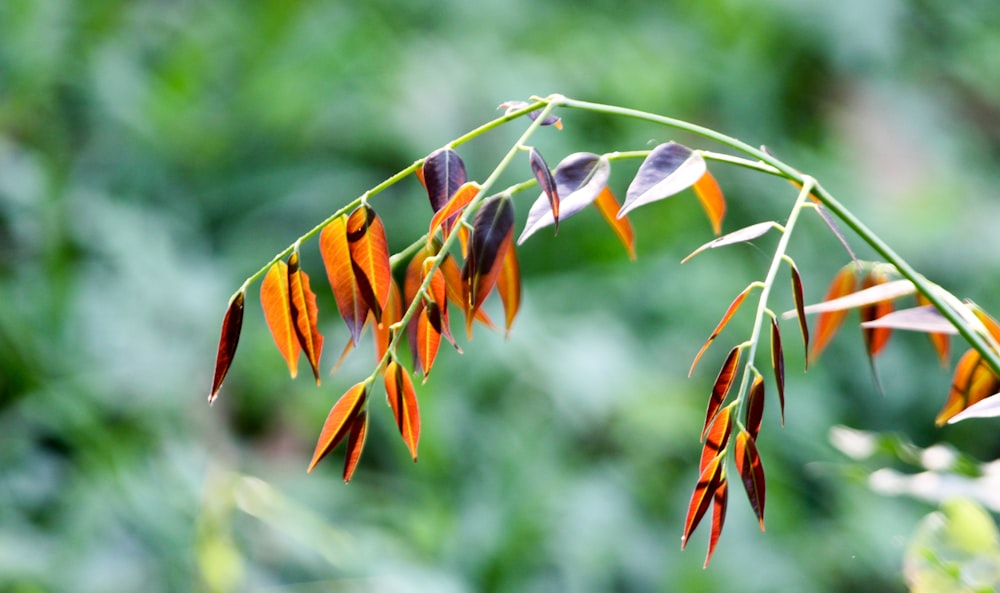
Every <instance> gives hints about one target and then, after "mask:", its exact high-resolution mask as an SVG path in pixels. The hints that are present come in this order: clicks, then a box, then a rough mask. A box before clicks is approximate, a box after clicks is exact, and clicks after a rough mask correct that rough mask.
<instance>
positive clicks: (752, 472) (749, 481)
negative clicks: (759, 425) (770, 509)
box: [734, 430, 767, 531]
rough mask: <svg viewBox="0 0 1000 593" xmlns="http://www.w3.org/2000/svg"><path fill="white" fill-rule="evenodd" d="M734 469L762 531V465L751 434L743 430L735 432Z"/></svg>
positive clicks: (765, 498)
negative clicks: (737, 473) (738, 474)
mask: <svg viewBox="0 0 1000 593" xmlns="http://www.w3.org/2000/svg"><path fill="white" fill-rule="evenodd" d="M734 454H735V455H734V457H735V458H736V459H735V460H736V470H737V471H738V472H739V473H740V478H741V480H742V481H743V488H745V489H746V491H747V498H748V499H749V500H750V508H752V509H753V512H754V514H755V515H757V520H758V521H759V522H760V530H761V531H764V502H765V501H766V500H767V496H766V492H765V490H766V489H765V485H764V466H763V465H762V464H761V462H760V453H758V452H757V444H756V443H755V442H754V439H753V437H752V436H750V434H749V433H747V432H746V431H745V430H741V431H740V432H739V433H737V434H736V450H735V451H734Z"/></svg>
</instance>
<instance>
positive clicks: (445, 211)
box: [427, 181, 481, 241]
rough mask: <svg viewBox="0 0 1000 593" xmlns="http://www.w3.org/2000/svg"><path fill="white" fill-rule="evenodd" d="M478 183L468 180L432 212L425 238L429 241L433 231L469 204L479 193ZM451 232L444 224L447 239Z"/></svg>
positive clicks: (448, 225)
mask: <svg viewBox="0 0 1000 593" xmlns="http://www.w3.org/2000/svg"><path fill="white" fill-rule="evenodd" d="M480 187H481V186H480V185H479V184H478V183H476V182H475V181H470V182H468V183H466V184H464V185H462V187H460V188H458V190H456V191H455V194H454V195H453V196H452V197H451V199H450V200H448V203H447V204H445V205H444V207H442V208H441V209H440V210H438V211H437V212H435V213H434V216H433V218H431V226H430V229H429V230H428V231H427V240H428V241H431V240H433V238H434V233H436V232H437V230H438V228H439V227H440V226H441V225H442V224H444V223H445V222H446V221H449V220H451V219H452V218H453V217H456V216H458V214H459V213H460V212H461V211H462V210H463V209H464V208H465V207H466V206H468V205H469V202H471V201H472V200H473V198H475V197H476V196H477V195H479V189H480ZM449 234H451V225H450V224H445V225H444V238H445V239H447V238H448V235H449Z"/></svg>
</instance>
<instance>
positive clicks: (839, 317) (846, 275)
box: [809, 265, 857, 361]
mask: <svg viewBox="0 0 1000 593" xmlns="http://www.w3.org/2000/svg"><path fill="white" fill-rule="evenodd" d="M856 289H857V277H856V273H855V268H854V266H851V265H846V266H844V267H843V268H841V269H840V271H839V272H837V274H836V275H835V276H834V277H833V281H832V282H830V287H829V288H827V289H826V296H825V297H823V300H824V301H832V300H834V299H838V298H840V297H842V296H844V295H848V294H851V293H853V292H854V291H855V290H856ZM846 315H847V310H846V309H840V310H837V311H827V312H824V313H820V315H819V317H818V318H817V319H816V333H815V338H814V340H813V345H812V350H811V351H810V352H809V359H810V360H812V361H816V360H819V355H820V354H821V353H822V352H823V350H824V349H825V348H826V345H827V344H829V343H830V340H831V339H832V338H833V336H834V335H835V334H836V333H837V330H838V329H839V328H840V325H841V323H842V322H843V321H844V317H845V316H846Z"/></svg>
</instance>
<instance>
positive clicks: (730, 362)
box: [701, 346, 740, 440]
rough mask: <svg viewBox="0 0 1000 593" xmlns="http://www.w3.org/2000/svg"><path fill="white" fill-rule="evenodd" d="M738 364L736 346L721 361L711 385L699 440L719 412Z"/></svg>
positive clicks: (737, 349)
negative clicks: (723, 360)
mask: <svg viewBox="0 0 1000 593" xmlns="http://www.w3.org/2000/svg"><path fill="white" fill-rule="evenodd" d="M739 364H740V347H739V346H736V347H734V348H733V349H732V350H730V351H729V355H728V356H726V361H725V362H723V363H722V368H721V369H720V370H719V375H718V376H717V377H716V378H715V384H714V385H713V386H712V397H711V398H710V399H709V400H708V410H707V412H706V413H705V427H704V428H702V429H701V440H705V436H706V435H707V434H708V428H709V426H711V425H712V420H713V419H715V416H716V414H718V413H719V408H720V407H722V402H724V401H725V400H726V395H728V394H729V388H730V387H732V386H733V379H735V378H736V367H738V366H739Z"/></svg>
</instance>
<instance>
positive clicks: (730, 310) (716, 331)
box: [688, 284, 754, 377]
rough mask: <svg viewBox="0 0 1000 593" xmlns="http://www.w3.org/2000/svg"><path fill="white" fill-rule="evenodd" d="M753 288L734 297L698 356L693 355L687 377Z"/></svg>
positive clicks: (746, 289) (745, 289)
mask: <svg viewBox="0 0 1000 593" xmlns="http://www.w3.org/2000/svg"><path fill="white" fill-rule="evenodd" d="M753 288H754V285H753V284H751V285H750V286H747V287H746V288H744V289H743V292H741V293H740V294H738V295H736V298H735V299H733V302H732V303H730V304H729V308H728V309H726V312H725V314H724V315H723V316H722V319H721V320H720V321H719V324H718V325H716V326H715V329H714V330H712V335H710V336H708V339H707V340H705V343H704V344H703V345H702V347H701V350H698V354H696V355H695V357H694V361H693V362H692V363H691V368H690V369H689V370H688V377H690V376H691V375H692V374H694V367H696V366H698V361H699V360H701V357H702V355H703V354H705V351H706V350H708V346H709V345H710V344H711V343H712V342H713V341H715V338H717V337H719V334H721V333H722V330H723V329H725V327H726V324H728V323H729V320H730V319H731V318H732V317H733V315H734V314H735V313H736V311H737V310H738V309H739V308H740V305H742V304H743V301H744V300H745V299H746V298H747V295H748V294H750V291H751V290H753Z"/></svg>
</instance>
